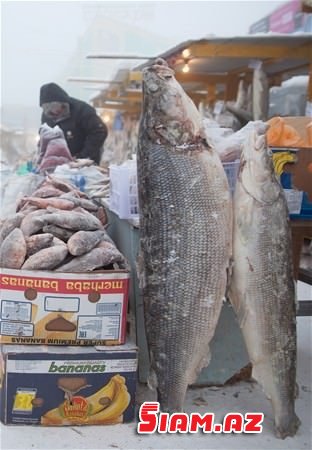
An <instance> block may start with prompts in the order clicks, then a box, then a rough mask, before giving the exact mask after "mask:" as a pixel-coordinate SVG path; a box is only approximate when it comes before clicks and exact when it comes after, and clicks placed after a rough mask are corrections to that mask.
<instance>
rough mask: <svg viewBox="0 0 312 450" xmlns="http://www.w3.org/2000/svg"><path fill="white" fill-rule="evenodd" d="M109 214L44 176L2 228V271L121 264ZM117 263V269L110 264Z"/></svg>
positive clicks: (86, 268)
mask: <svg viewBox="0 0 312 450" xmlns="http://www.w3.org/2000/svg"><path fill="white" fill-rule="evenodd" d="M105 225H107V216H106V212H105V209H104V208H103V206H98V205H97V204H96V203H95V202H93V201H92V200H90V199H88V197H87V195H86V194H85V193H83V192H81V191H79V190H78V189H77V188H75V186H73V185H71V184H70V183H67V182H64V181H62V180H60V179H58V178H56V177H55V176H52V175H47V176H46V178H45V179H44V181H43V183H42V184H41V185H40V186H39V188H38V189H37V190H35V191H34V192H33V194H32V195H31V196H27V197H23V198H22V199H21V200H20V201H19V203H18V205H17V208H16V213H15V214H14V215H12V216H10V217H8V218H6V219H5V220H4V221H3V222H2V223H1V225H0V267H3V268H9V269H23V270H56V271H59V272H89V271H92V270H95V269H102V268H105V269H111V268H114V267H116V264H118V267H119V268H122V267H124V264H125V260H124V257H123V256H122V254H121V253H120V252H119V251H118V249H117V248H116V246H115V244H114V243H113V242H112V240H111V239H110V237H109V236H108V234H107V232H106V231H105ZM114 265H115V266H114Z"/></svg>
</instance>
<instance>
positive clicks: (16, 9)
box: [0, 0, 284, 106]
mask: <svg viewBox="0 0 312 450" xmlns="http://www.w3.org/2000/svg"><path fill="white" fill-rule="evenodd" d="M0 3H1V94H2V99H1V103H2V105H11V104H21V105H30V106H31V105H37V104H38V95H39V94H38V93H39V88H40V86H41V85H42V84H43V83H45V82H48V81H53V80H55V79H59V76H60V74H61V73H63V71H64V68H65V67H66V63H67V61H68V59H69V58H70V57H71V56H72V55H73V53H74V51H75V49H76V47H77V45H78V39H79V38H80V37H82V36H83V35H84V33H85V31H86V29H87V27H88V26H89V25H90V23H91V22H92V20H93V19H94V17H95V16H96V15H98V14H102V15H104V16H105V17H108V18H112V19H118V20H119V21H120V22H124V23H130V24H132V25H137V26H138V27H140V28H142V29H145V30H147V31H148V32H153V33H155V34H156V35H159V36H160V37H162V38H165V39H167V41H166V42H168V47H166V48H164V49H163V51H164V50H167V49H168V48H170V47H171V46H174V45H176V44H179V43H180V42H182V41H185V40H189V39H196V38H201V37H204V36H207V35H208V34H215V35H219V36H230V35H241V34H246V33H247V32H248V27H249V26H250V25H251V24H252V23H253V22H255V21H257V20H258V19H260V18H262V17H264V16H265V15H267V14H269V13H271V12H272V11H273V10H274V9H275V8H277V7H278V6H279V5H281V4H282V3H284V2H283V1H272V0H269V1H266V0H247V1H222V0H218V1H197V2H196V1H192V2H191V1H185V2H184V1H158V2H150V1H140V2H132V1H129V2H128V1H127V2H119V1H114V2H107V1H98V2H94V1H80V2H79V1H42V0H41V1H13V0H2V1H1V2H0ZM99 44H100V45H99V46H98V49H101V50H102V51H103V52H105V42H102V43H99ZM87 63H88V61H87V60H85V61H82V62H81V64H87ZM70 75H79V74H72V73H71V74H67V76H70ZM95 75H96V74H95Z"/></svg>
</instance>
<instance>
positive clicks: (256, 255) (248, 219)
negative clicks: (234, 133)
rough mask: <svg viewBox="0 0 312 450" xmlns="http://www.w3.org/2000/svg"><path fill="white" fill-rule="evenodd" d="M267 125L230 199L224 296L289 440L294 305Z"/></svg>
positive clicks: (251, 146) (256, 133)
mask: <svg viewBox="0 0 312 450" xmlns="http://www.w3.org/2000/svg"><path fill="white" fill-rule="evenodd" d="M265 128H266V127H265V125H264V124H262V129H260V128H259V127H258V129H254V130H251V131H250V134H249V137H248V138H247V139H246V142H245V144H244V146H243V152H242V156H241V165H240V171H239V176H238V181H237V185H236V190H235V196H234V238H233V258H234V268H233V276H232V280H231V286H230V299H231V302H232V304H233V307H234V309H235V311H236V313H237V316H238V319H239V323H240V326H241V329H242V332H243V335H244V339H245V342H246V346H247V350H248V353H249V357H250V360H251V363H252V366H253V377H254V378H255V379H256V380H257V381H258V382H259V383H260V384H261V385H262V387H263V389H264V392H265V393H266V395H267V397H268V398H269V399H270V400H271V402H272V406H273V410H274V417H275V426H276V433H277V436H278V437H281V438H285V437H286V436H293V435H294V434H295V433H296V431H297V428H298V426H299V424H300V421H299V419H298V418H297V416H296V414H295V407H294V403H295V385H296V306H295V285H294V280H293V267H292V252H291V234H290V227H289V220H288V210H287V204H286V200H285V197H284V192H283V189H282V188H281V186H280V184H279V182H278V180H277V179H276V177H275V174H274V169H273V163H272V158H271V155H270V152H269V150H268V148H267V146H266V141H265V131H266V130H265Z"/></svg>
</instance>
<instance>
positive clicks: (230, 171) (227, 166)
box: [222, 159, 240, 194]
mask: <svg viewBox="0 0 312 450" xmlns="http://www.w3.org/2000/svg"><path fill="white" fill-rule="evenodd" d="M239 163H240V161H239V159H237V160H236V161H233V162H228V163H223V164H222V165H223V168H224V170H225V173H226V176H227V179H228V182H229V187H230V191H231V193H232V194H233V193H234V190H235V185H236V180H237V174H238V169H239Z"/></svg>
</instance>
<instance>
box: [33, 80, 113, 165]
mask: <svg viewBox="0 0 312 450" xmlns="http://www.w3.org/2000/svg"><path fill="white" fill-rule="evenodd" d="M40 106H41V107H42V116H41V123H47V124H48V125H49V126H50V127H54V126H55V125H58V126H59V127H60V128H61V129H62V130H63V132H64V136H65V139H66V142H67V145H68V147H69V150H70V152H71V154H72V155H73V156H74V157H76V158H90V159H92V160H93V161H94V162H95V163H97V164H99V163H100V160H101V157H102V153H103V144H104V141H105V139H106V137H107V127H106V125H105V124H104V122H103V121H102V120H101V118H100V117H99V116H98V115H97V113H96V111H95V109H94V108H93V107H92V106H90V105H89V104H88V103H86V102H83V101H81V100H78V99H76V98H73V97H70V96H69V95H68V94H67V92H65V91H64V90H63V89H62V88H61V87H60V86H58V85H57V84H56V83H48V84H44V85H43V86H41V88H40Z"/></svg>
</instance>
